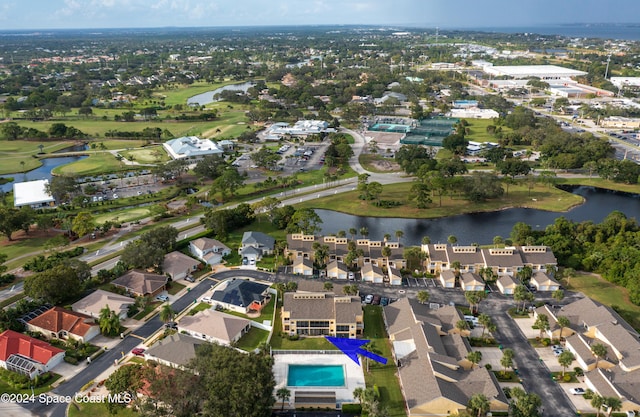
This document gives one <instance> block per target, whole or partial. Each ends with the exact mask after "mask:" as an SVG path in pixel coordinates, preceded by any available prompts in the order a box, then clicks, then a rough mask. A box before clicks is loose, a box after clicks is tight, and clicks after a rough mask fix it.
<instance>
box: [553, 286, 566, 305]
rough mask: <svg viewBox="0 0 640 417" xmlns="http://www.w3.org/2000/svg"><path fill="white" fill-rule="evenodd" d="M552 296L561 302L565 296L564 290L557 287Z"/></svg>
mask: <svg viewBox="0 0 640 417" xmlns="http://www.w3.org/2000/svg"><path fill="white" fill-rule="evenodd" d="M551 297H552V298H553V299H554V300H556V301H557V302H560V301H562V299H563V298H564V291H563V290H561V289H557V290H555V291H554V292H552V293H551Z"/></svg>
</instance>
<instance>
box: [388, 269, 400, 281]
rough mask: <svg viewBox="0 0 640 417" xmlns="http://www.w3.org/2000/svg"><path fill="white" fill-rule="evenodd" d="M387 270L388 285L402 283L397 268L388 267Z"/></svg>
mask: <svg viewBox="0 0 640 417" xmlns="http://www.w3.org/2000/svg"><path fill="white" fill-rule="evenodd" d="M387 272H388V273H389V284H390V285H402V274H401V273H400V271H399V270H397V269H395V268H393V267H389V269H388V271H387Z"/></svg>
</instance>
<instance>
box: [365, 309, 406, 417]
mask: <svg viewBox="0 0 640 417" xmlns="http://www.w3.org/2000/svg"><path fill="white" fill-rule="evenodd" d="M363 337H364V338H365V339H369V340H371V342H370V343H369V346H373V349H372V351H373V352H374V353H377V354H378V355H381V356H383V357H385V358H387V359H388V362H387V364H386V365H382V364H379V363H377V362H371V363H370V364H369V372H366V371H365V373H364V378H365V382H366V384H367V387H373V386H374V385H377V386H378V389H379V390H380V402H381V403H382V404H383V405H384V406H386V407H387V408H388V409H389V416H390V417H400V416H406V415H407V414H406V413H405V408H404V397H403V396H402V390H401V389H400V382H399V381H398V378H397V377H396V373H397V368H396V364H395V362H394V361H393V356H392V355H391V344H390V342H389V339H388V337H387V332H386V330H385V327H384V320H383V318H382V307H380V306H371V305H367V306H365V307H364V336H363ZM362 366H363V367H365V369H366V364H365V363H363V365H362Z"/></svg>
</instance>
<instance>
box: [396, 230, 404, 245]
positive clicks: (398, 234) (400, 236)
mask: <svg viewBox="0 0 640 417" xmlns="http://www.w3.org/2000/svg"><path fill="white" fill-rule="evenodd" d="M403 236H404V232H403V231H402V230H396V239H398V243H400V239H402V237H403Z"/></svg>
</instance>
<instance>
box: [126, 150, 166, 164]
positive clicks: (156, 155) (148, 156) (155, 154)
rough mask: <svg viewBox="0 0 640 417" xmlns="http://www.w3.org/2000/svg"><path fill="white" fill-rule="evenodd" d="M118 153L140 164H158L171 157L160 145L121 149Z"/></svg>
mask: <svg viewBox="0 0 640 417" xmlns="http://www.w3.org/2000/svg"><path fill="white" fill-rule="evenodd" d="M120 155H122V156H124V157H125V158H127V159H128V160H130V161H135V162H138V163H140V164H158V163H160V162H167V161H169V160H170V159H171V158H170V157H169V155H168V154H167V152H166V151H165V150H164V147H162V146H160V145H156V146H147V147H146V148H140V149H132V150H127V151H121V152H120Z"/></svg>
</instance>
